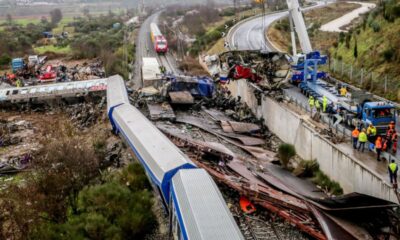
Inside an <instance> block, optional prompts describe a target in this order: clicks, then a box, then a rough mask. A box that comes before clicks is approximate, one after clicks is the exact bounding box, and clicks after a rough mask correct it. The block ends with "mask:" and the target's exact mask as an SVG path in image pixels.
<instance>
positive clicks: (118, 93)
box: [107, 75, 129, 112]
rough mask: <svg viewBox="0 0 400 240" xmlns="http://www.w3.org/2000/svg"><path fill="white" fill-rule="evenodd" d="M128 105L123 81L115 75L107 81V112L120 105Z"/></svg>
mask: <svg viewBox="0 0 400 240" xmlns="http://www.w3.org/2000/svg"><path fill="white" fill-rule="evenodd" d="M124 103H127V104H129V98H128V93H127V91H126V87H125V82H124V79H122V77H121V76H119V75H116V76H112V77H110V78H108V79H107V112H110V109H111V108H112V107H115V106H118V105H120V104H124Z"/></svg>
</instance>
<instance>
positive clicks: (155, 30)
mask: <svg viewBox="0 0 400 240" xmlns="http://www.w3.org/2000/svg"><path fill="white" fill-rule="evenodd" d="M150 31H151V33H152V34H153V36H162V33H161V31H160V29H159V28H158V26H157V24H155V23H151V24H150Z"/></svg>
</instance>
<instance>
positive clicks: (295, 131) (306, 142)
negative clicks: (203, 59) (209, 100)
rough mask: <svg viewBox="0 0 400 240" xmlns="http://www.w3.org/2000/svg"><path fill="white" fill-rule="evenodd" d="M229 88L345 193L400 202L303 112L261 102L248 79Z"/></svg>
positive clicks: (264, 101) (272, 101) (376, 176)
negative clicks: (322, 132) (304, 116)
mask: <svg viewBox="0 0 400 240" xmlns="http://www.w3.org/2000/svg"><path fill="white" fill-rule="evenodd" d="M228 88H229V90H230V91H231V93H232V95H233V96H234V97H237V96H240V97H241V98H242V101H243V102H245V103H246V104H247V105H248V106H249V107H250V108H251V109H252V111H253V112H254V114H255V115H256V116H257V117H263V118H264V120H265V124H266V126H268V128H269V129H270V130H271V132H273V133H274V134H276V135H277V136H278V137H279V138H280V139H282V141H284V142H287V143H290V144H293V145H294V146H295V147H296V151H297V154H298V155H299V156H300V157H301V158H303V159H317V161H318V163H319V165H320V168H321V170H322V171H323V172H324V173H325V174H327V175H328V176H329V177H330V178H331V179H333V180H335V181H337V182H338V183H339V184H340V185H341V186H342V188H343V190H344V192H345V193H350V192H359V193H364V194H368V195H371V196H375V197H378V198H382V199H386V200H389V201H392V202H396V203H398V200H397V197H396V195H395V193H394V192H393V189H392V188H391V186H389V184H388V183H386V182H385V180H384V179H382V178H381V176H379V175H377V174H375V173H374V172H373V171H371V170H370V169H368V167H367V166H366V165H364V164H363V163H362V162H361V161H360V160H358V159H355V158H353V157H352V156H349V155H348V154H346V151H345V149H344V146H340V145H336V144H333V143H332V142H330V141H329V140H327V139H325V138H324V137H322V136H321V135H319V133H318V132H316V131H315V130H314V129H313V128H312V127H311V126H309V125H308V124H307V123H306V122H305V121H303V119H302V118H301V116H300V115H298V114H297V113H295V112H293V111H291V110H289V109H288V108H286V107H285V106H284V105H283V104H280V103H278V102H276V101H275V100H273V99H272V98H269V97H268V96H263V97H262V100H261V105H259V104H258V103H259V102H260V101H257V99H256V97H255V94H254V91H257V90H256V87H255V86H254V85H251V84H249V83H247V82H246V81H245V80H239V81H233V82H230V84H229V85H228Z"/></svg>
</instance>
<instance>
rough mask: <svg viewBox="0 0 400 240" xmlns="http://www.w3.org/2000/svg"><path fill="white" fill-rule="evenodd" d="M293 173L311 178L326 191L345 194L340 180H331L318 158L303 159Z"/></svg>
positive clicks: (336, 194) (333, 193)
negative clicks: (321, 167)
mask: <svg viewBox="0 0 400 240" xmlns="http://www.w3.org/2000/svg"><path fill="white" fill-rule="evenodd" d="M293 174H295V175H296V176H298V177H303V178H309V179H311V181H312V182H313V183H315V184H317V185H318V186H320V187H321V188H322V189H323V190H324V191H325V192H327V193H329V194H332V195H335V196H338V195H342V194H343V189H342V188H341V186H340V185H339V183H338V182H335V181H333V180H331V179H330V178H329V177H328V176H327V175H326V174H325V173H323V172H322V171H321V170H320V169H319V164H318V162H317V161H316V160H310V161H306V160H301V162H300V163H299V165H298V166H297V167H296V169H294V170H293Z"/></svg>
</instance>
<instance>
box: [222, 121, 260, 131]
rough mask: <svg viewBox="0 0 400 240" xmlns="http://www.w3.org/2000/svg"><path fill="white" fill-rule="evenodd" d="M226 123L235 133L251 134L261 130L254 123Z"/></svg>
mask: <svg viewBox="0 0 400 240" xmlns="http://www.w3.org/2000/svg"><path fill="white" fill-rule="evenodd" d="M228 123H229V125H230V126H231V128H232V129H233V131H234V132H236V133H253V132H258V131H260V130H261V128H260V127H259V126H258V125H256V124H254V123H243V122H235V121H228Z"/></svg>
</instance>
